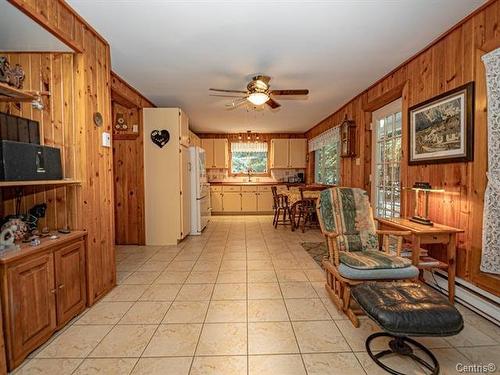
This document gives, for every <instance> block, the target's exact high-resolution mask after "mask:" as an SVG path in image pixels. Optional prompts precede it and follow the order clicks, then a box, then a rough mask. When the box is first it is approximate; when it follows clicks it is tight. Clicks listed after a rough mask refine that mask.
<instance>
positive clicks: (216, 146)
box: [201, 138, 229, 168]
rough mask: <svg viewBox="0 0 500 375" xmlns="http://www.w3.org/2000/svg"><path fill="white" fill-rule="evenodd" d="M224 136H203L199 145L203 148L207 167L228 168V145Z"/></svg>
mask: <svg viewBox="0 0 500 375" xmlns="http://www.w3.org/2000/svg"><path fill="white" fill-rule="evenodd" d="M228 143H229V142H228V140H227V139H225V138H203V139H202V140H201V147H202V148H203V149H204V150H205V165H206V167H207V168H229V156H228V152H229V145H228Z"/></svg>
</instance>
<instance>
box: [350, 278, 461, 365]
mask: <svg viewBox="0 0 500 375" xmlns="http://www.w3.org/2000/svg"><path fill="white" fill-rule="evenodd" d="M351 293H352V297H353V298H354V299H355V300H356V302H357V303H358V304H359V306H360V307H361V308H362V309H363V311H364V312H365V313H366V314H367V315H368V316H369V317H370V318H371V319H373V320H374V321H375V322H376V323H377V324H378V325H379V326H380V327H381V328H382V329H383V330H384V331H385V332H379V333H374V334H372V335H371V336H369V337H368V338H367V339H366V343H365V346H366V351H367V352H368V355H369V356H370V357H371V358H372V359H373V360H374V361H375V363H376V364H377V365H379V366H380V367H382V368H383V369H384V370H386V371H387V372H389V373H391V374H396V375H404V374H402V373H401V372H398V371H396V370H394V369H392V368H390V367H388V366H387V365H385V364H384V363H382V362H381V361H380V358H382V357H384V356H386V355H388V354H392V353H396V354H400V355H404V356H408V357H410V358H412V359H413V360H415V361H416V362H418V363H420V364H421V365H423V366H424V367H426V368H427V369H429V371H430V374H439V363H438V361H437V359H436V357H434V355H433V354H432V353H431V352H430V351H429V349H427V348H426V347H425V346H423V345H422V344H420V343H418V342H417V341H415V340H412V339H410V338H408V336H426V337H432V336H453V335H456V334H457V333H459V332H460V331H461V330H462V329H463V328H464V321H463V319H462V316H461V315H460V313H459V312H458V310H457V309H456V308H455V307H454V306H453V305H452V304H451V303H450V302H449V301H448V299H447V298H446V297H444V296H443V295H442V294H441V293H439V292H437V291H435V290H434V289H432V288H430V287H428V286H426V285H424V284H421V283H418V282H368V283H365V284H360V285H358V286H355V287H354V288H353V289H352V291H351ZM378 337H391V338H392V340H391V341H390V342H389V349H386V350H383V351H381V352H379V353H377V354H373V352H372V350H371V349H370V344H371V342H372V341H373V340H374V339H376V338H378ZM413 347H414V348H416V349H420V350H422V351H423V352H424V353H425V354H427V356H428V357H429V358H430V359H431V362H432V364H431V363H429V362H427V361H426V360H424V359H422V358H420V357H418V356H417V355H416V354H415V353H414V351H413Z"/></svg>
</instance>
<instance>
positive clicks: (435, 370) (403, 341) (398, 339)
mask: <svg viewBox="0 0 500 375" xmlns="http://www.w3.org/2000/svg"><path fill="white" fill-rule="evenodd" d="M378 337H391V338H392V340H391V341H389V348H390V349H386V350H382V351H381V352H379V353H377V354H373V352H372V350H371V348H370V344H371V342H372V341H373V340H374V339H376V338H378ZM408 343H410V344H411V345H413V346H414V347H416V348H418V349H420V350H422V351H423V352H424V353H425V354H427V356H428V357H429V358H430V359H431V361H432V364H431V363H429V362H427V361H425V360H424V359H422V358H420V357H418V356H417V355H416V354H415V353H414V352H413V348H412V347H411V346H410V345H408ZM365 346H366V351H367V352H368V355H369V356H370V358H371V359H373V361H374V362H375V363H376V364H377V365H379V366H380V367H382V368H383V369H384V370H385V371H387V372H389V373H391V374H394V375H406V374H404V373H402V372H398V371H396V370H394V369H392V368H390V367H389V366H387V365H385V364H384V363H382V362H381V361H380V358H382V357H385V356H386V355H389V354H399V355H402V356H405V357H410V358H411V359H413V360H414V361H415V362H418V363H420V364H421V365H423V366H424V367H426V368H427V369H429V371H430V373H429V374H430V375H437V374H439V363H438V361H437V359H436V357H434V354H432V353H431V352H430V350H429V349H427V348H426V347H425V346H423V345H422V344H420V343H419V342H417V341H415V340H413V339H410V338H409V337H404V336H394V335H391V334H389V333H385V332H378V333H374V334H372V335H370V336H369V337H368V338H367V339H366V343H365Z"/></svg>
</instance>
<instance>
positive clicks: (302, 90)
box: [271, 89, 309, 95]
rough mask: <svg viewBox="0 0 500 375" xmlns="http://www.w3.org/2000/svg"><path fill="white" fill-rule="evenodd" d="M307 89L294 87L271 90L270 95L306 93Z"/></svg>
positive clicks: (307, 92)
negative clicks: (294, 88) (291, 88)
mask: <svg viewBox="0 0 500 375" xmlns="http://www.w3.org/2000/svg"><path fill="white" fill-rule="evenodd" d="M307 94H309V90H307V89H296V90H271V95H307Z"/></svg>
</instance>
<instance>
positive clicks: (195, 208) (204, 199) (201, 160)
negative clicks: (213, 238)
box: [189, 147, 212, 235]
mask: <svg viewBox="0 0 500 375" xmlns="http://www.w3.org/2000/svg"><path fill="white" fill-rule="evenodd" d="M189 154H190V164H191V171H190V172H191V235H200V234H201V232H202V231H203V229H205V227H206V226H207V223H208V221H209V219H210V214H211V210H212V209H211V207H210V184H209V183H208V181H207V173H206V168H205V150H204V149H202V148H201V147H189Z"/></svg>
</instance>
